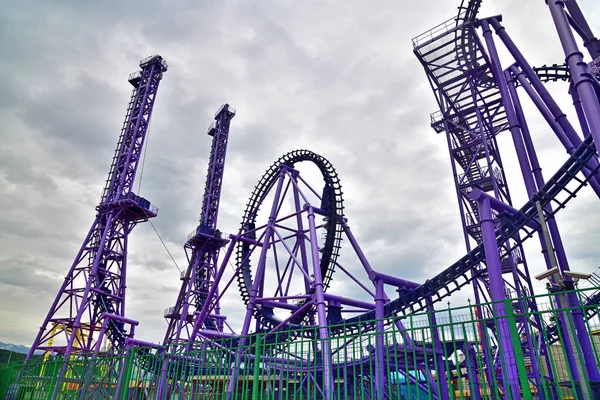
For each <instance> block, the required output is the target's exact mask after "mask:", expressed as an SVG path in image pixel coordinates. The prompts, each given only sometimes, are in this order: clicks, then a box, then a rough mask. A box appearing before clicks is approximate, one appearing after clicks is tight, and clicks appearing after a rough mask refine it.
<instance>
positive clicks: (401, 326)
mask: <svg viewBox="0 0 600 400" xmlns="http://www.w3.org/2000/svg"><path fill="white" fill-rule="evenodd" d="M342 228H343V229H344V233H345V234H346V237H347V238H348V240H349V241H350V244H351V245H352V248H353V249H354V252H355V253H356V255H357V256H358V259H359V260H360V263H361V264H362V266H363V268H364V269H365V271H366V272H367V274H369V277H371V276H372V274H373V273H375V271H373V268H371V264H369V261H368V260H367V257H366V256H365V253H363V251H362V249H361V248H360V246H359V245H358V242H357V241H356V238H355V237H354V234H353V233H352V231H351V230H350V227H349V226H348V224H347V223H346V221H342ZM375 274H376V273H375ZM406 282H409V281H406ZM375 295H376V296H377V294H375ZM384 296H385V294H384ZM386 300H387V299H386ZM395 324H396V326H397V327H398V329H399V330H400V333H401V335H402V337H403V338H404V342H405V343H406V345H407V346H412V345H413V341H412V338H411V337H410V335H409V334H408V333H407V332H406V328H405V327H404V324H403V323H402V321H400V319H397V320H396V321H395Z"/></svg>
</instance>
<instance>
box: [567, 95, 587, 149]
mask: <svg viewBox="0 0 600 400" xmlns="http://www.w3.org/2000/svg"><path fill="white" fill-rule="evenodd" d="M569 92H570V93H571V98H572V99H573V107H575V112H576V113H577V119H578V120H579V125H581V131H582V132H583V136H584V137H588V136H590V128H589V126H588V124H587V120H586V119H585V113H584V111H583V107H582V106H581V99H580V98H579V95H578V94H577V90H575V89H574V88H573V87H571V90H569Z"/></svg>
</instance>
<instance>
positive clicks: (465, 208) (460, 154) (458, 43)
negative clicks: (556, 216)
mask: <svg viewBox="0 0 600 400" xmlns="http://www.w3.org/2000/svg"><path fill="white" fill-rule="evenodd" d="M477 24H478V22H477V23H471V22H463V23H462V25H461V24H459V25H457V26H456V27H453V28H452V29H448V30H447V31H445V32H444V31H439V32H438V34H437V36H435V37H434V38H433V39H431V40H430V41H428V42H424V43H420V42H419V41H418V40H413V44H414V46H415V48H414V53H415V54H416V56H417V58H418V59H419V60H420V61H421V64H422V65H423V67H424V68H425V71H426V73H427V77H428V79H429V81H430V84H431V86H432V89H433V92H434V95H435V97H436V100H437V102H438V105H439V107H440V111H441V113H440V114H432V124H431V126H432V128H433V129H434V130H435V131H436V132H443V131H445V132H446V137H447V142H448V148H449V152H450V158H451V161H452V163H451V164H452V171H453V175H454V181H455V187H456V193H457V197H458V200H459V210H460V215H461V222H462V225H463V232H464V236H465V244H466V247H467V250H469V251H470V250H471V246H472V243H471V240H474V241H475V243H477V244H479V243H481V241H482V233H481V227H480V225H479V208H478V206H477V203H476V201H475V200H474V199H472V197H471V196H470V195H469V194H470V193H471V192H472V191H473V190H475V189H478V190H481V191H482V192H484V193H487V194H488V195H489V196H491V197H494V198H496V199H497V200H498V201H499V202H500V203H503V204H507V205H508V206H509V207H510V206H511V197H510V192H509V188H508V186H507V184H506V177H505V174H504V170H503V165H502V159H501V157H500V152H499V149H498V146H497V142H496V136H497V135H498V134H499V133H501V132H503V131H505V130H507V129H508V128H509V124H508V120H507V115H506V109H505V107H504V102H503V99H502V92H501V90H500V88H499V87H498V84H497V81H496V79H494V78H495V77H496V75H497V74H498V72H499V73H500V74H501V73H502V72H501V70H500V69H498V68H496V66H497V65H498V66H499V63H498V62H497V57H495V54H488V53H487V52H486V50H485V49H484V46H483V44H482V43H481V40H480V39H479V36H478V35H477V32H476V30H475V28H476V27H477ZM421 36H426V34H423V35H421ZM488 50H489V49H488ZM492 50H494V49H492ZM505 246H507V247H509V248H512V247H513V246H512V239H511V242H508V243H506V244H505ZM523 254H524V253H523V250H522V248H521V246H516V249H515V250H514V251H513V252H512V253H511V254H508V255H507V257H505V258H503V260H502V261H501V264H502V268H501V269H500V276H501V281H500V282H498V281H496V282H495V285H502V286H503V288H504V289H503V291H504V292H506V293H512V292H514V293H515V294H516V296H517V297H523V296H527V295H529V294H531V293H532V291H533V289H532V286H531V279H530V277H529V271H528V267H527V262H526V259H525V257H524V255H523ZM485 268H487V267H486V266H485V265H483V264H482V265H481V266H480V267H479V268H478V270H473V271H472V276H473V278H474V279H473V287H474V295H475V301H476V303H477V304H481V303H484V302H488V301H490V300H491V299H490V297H489V296H490V293H489V291H490V289H489V288H490V286H492V285H491V282H490V279H489V278H488V274H485V273H481V271H483V270H485ZM510 295H512V294H510ZM478 307H479V310H478V312H479V313H480V315H492V314H493V312H494V310H492V309H490V308H489V307H486V308H485V309H483V306H478ZM528 307H530V308H531V307H533V309H535V305H533V304H532V305H528ZM525 322H526V321H520V323H525ZM491 345H492V343H487V341H486V342H484V343H483V347H484V348H483V350H484V351H483V353H484V357H485V362H486V366H487V368H488V369H490V370H491V369H493V368H494V366H493V363H494V361H493V360H492V359H491V357H490V356H489V354H491V352H490V346H491Z"/></svg>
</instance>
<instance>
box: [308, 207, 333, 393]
mask: <svg viewBox="0 0 600 400" xmlns="http://www.w3.org/2000/svg"><path fill="white" fill-rule="evenodd" d="M308 225H309V232H310V235H309V239H310V247H311V255H312V260H311V261H312V267H313V274H314V289H315V299H314V302H315V306H316V308H317V324H318V325H319V338H320V339H321V343H320V345H321V354H322V357H323V381H324V386H325V387H324V390H325V393H324V395H325V399H326V400H329V399H331V398H332V396H333V395H334V392H333V370H332V369H331V361H332V360H331V343H330V342H329V329H328V328H327V325H328V323H327V308H326V305H325V297H324V293H325V288H324V285H323V276H322V275H321V263H320V260H319V247H318V246H317V242H318V235H317V228H316V224H315V214H314V211H313V209H312V207H310V206H309V207H308Z"/></svg>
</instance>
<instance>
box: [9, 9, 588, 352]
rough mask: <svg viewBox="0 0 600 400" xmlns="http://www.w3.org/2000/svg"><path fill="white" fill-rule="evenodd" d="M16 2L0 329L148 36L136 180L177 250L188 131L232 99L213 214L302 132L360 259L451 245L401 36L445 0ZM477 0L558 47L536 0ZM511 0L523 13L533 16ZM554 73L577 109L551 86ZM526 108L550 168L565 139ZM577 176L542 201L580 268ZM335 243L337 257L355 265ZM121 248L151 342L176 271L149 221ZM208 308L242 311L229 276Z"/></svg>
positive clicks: (527, 43)
mask: <svg viewBox="0 0 600 400" xmlns="http://www.w3.org/2000/svg"><path fill="white" fill-rule="evenodd" d="M4 3H6V4H4ZM13 3H14V2H13ZM13 3H11V4H10V5H9V4H8V2H0V7H2V9H3V11H4V12H3V13H2V14H3V15H2V16H0V48H2V49H3V54H2V56H1V57H0V140H2V143H3V146H2V149H1V150H0V209H1V210H2V213H0V288H1V289H0V318H1V319H2V320H3V321H7V322H6V323H5V324H3V325H2V328H1V329H0V340H2V341H5V342H12V343H18V344H25V345H28V344H30V343H31V342H32V340H33V337H34V335H35V333H36V330H37V327H38V326H39V324H40V322H41V321H42V319H43V317H44V315H45V313H46V312H47V310H48V308H49V306H50V302H51V301H52V299H53V297H54V296H55V294H56V291H57V290H58V287H59V285H60V282H61V280H62V277H63V276H64V274H65V273H66V272H67V270H68V268H69V266H70V264H71V263H72V261H73V257H74V256H75V254H76V251H77V249H78V247H79V246H80V244H81V241H82V240H83V238H84V236H85V234H86V232H87V229H88V228H89V226H90V224H91V222H92V220H93V218H94V215H95V211H94V207H95V205H96V203H97V201H98V199H99V197H100V193H101V189H102V187H103V184H104V180H105V179H106V174H107V172H108V167H109V163H110V160H111V158H112V154H113V151H114V146H115V144H116V141H117V137H118V134H119V130H120V127H121V124H122V118H123V116H124V112H125V107H126V104H127V101H128V98H129V97H128V96H129V91H130V86H129V85H128V83H127V81H126V78H127V75H128V73H130V72H133V71H135V70H136V69H137V61H138V60H139V59H140V58H143V57H145V56H147V55H149V54H151V53H154V52H158V53H160V54H162V55H163V56H164V57H165V58H166V59H167V61H168V62H169V65H170V69H169V71H168V72H167V73H166V74H165V77H164V80H163V82H162V83H161V88H160V90H159V93H158V98H157V102H156V106H155V111H154V114H153V119H152V124H151V129H150V131H151V134H150V136H149V139H148V140H149V141H148V143H147V144H148V146H147V152H146V159H145V163H144V167H143V179H142V185H141V192H140V194H141V195H143V196H144V197H146V198H148V199H149V200H151V201H152V202H153V204H156V205H157V206H159V207H160V213H159V217H158V218H157V219H156V220H155V221H154V222H153V223H154V225H155V227H156V228H157V230H158V231H159V232H160V234H161V236H162V238H163V240H164V241H165V243H166V245H167V246H168V247H169V249H170V250H171V252H172V254H173V256H174V257H175V259H176V260H177V263H178V264H179V266H180V267H185V263H186V261H185V255H184V252H183V249H182V244H183V243H184V242H185V240H186V238H187V234H188V233H189V232H190V231H191V230H192V229H194V228H195V226H196V224H197V218H198V214H199V212H200V204H201V200H202V191H203V189H204V179H205V176H206V165H207V159H208V152H209V147H210V139H211V138H210V137H208V136H206V134H205V130H206V127H207V126H208V125H209V123H211V122H212V116H213V114H214V112H215V111H216V109H217V108H218V107H219V106H220V105H221V104H222V103H224V102H229V103H230V104H231V105H232V106H233V107H234V108H236V109H237V110H238V114H237V115H236V117H235V118H234V120H233V122H232V126H231V136H230V145H229V149H228V162H227V166H226V171H225V183H224V187H223V198H222V203H221V211H220V226H221V229H222V230H223V231H225V232H235V231H237V229H238V226H239V220H240V218H241V215H242V212H243V209H244V207H245V203H246V201H247V198H248V196H249V195H250V193H251V191H252V189H253V187H254V185H255V184H256V182H257V181H258V179H259V178H260V176H261V175H262V174H263V173H264V171H265V169H266V168H267V167H268V166H269V165H270V164H271V163H272V162H273V161H274V160H276V159H277V158H278V157H279V156H281V155H282V154H283V153H286V152H288V151H291V150H294V149H296V148H308V149H310V150H313V151H314V152H316V153H319V154H321V155H323V156H325V157H326V158H328V159H329V160H330V161H331V162H332V163H333V165H334V166H335V167H336V169H337V171H338V173H339V174H340V178H341V181H342V184H343V187H344V193H345V200H346V203H345V204H346V213H347V216H348V218H349V223H350V225H351V227H352V229H353V231H354V232H355V234H356V236H357V238H358V240H359V242H360V243H361V245H362V246H363V247H364V249H365V251H366V253H367V255H368V257H369V259H370V260H371V263H372V264H373V265H374V268H376V269H378V270H381V271H383V272H387V273H392V274H395V275H399V276H401V277H403V278H406V279H414V280H416V281H424V280H425V279H427V278H428V277H431V276H432V275H434V274H435V273H437V272H439V271H441V270H443V269H444V268H445V267H447V266H449V265H450V264H451V263H452V262H454V261H455V260H456V259H458V258H459V257H460V256H461V255H462V254H464V243H463V240H462V231H461V228H460V222H459V215H458V209H457V204H456V196H455V192H454V188H453V183H452V176H451V172H450V168H449V156H448V152H447V149H446V144H445V139H444V137H443V136H440V135H436V134H435V133H433V131H432V130H431V128H430V127H429V126H428V123H429V113H430V112H432V111H434V110H435V108H436V105H435V102H434V98H433V95H432V93H431V90H430V88H429V86H428V84H427V83H426V78H425V74H424V72H423V70H422V67H421V66H420V64H419V62H418V61H417V59H416V58H415V57H414V55H413V54H412V45H411V42H410V39H411V38H412V37H413V36H416V35H417V34H419V33H421V32H422V31H424V30H426V29H429V28H431V27H432V26H434V25H436V24H437V23H439V22H441V21H443V20H444V19H447V18H448V17H450V16H452V15H453V14H454V12H455V11H456V6H457V2H456V1H454V0H447V1H443V2H440V1H433V0H429V1H425V2H419V5H418V6H415V5H407V4H405V3H406V2H404V3H403V2H396V1H392V0H384V1H380V2H377V5H376V6H374V5H373V4H372V2H363V1H344V2H341V1H326V2H322V1H319V2H317V1H314V0H309V1H304V2H301V3H298V2H292V1H281V2H263V1H245V2H241V1H233V0H232V1H226V2H220V3H218V4H217V3H211V2H200V3H197V2H172V1H154V2H141V1H129V2H121V3H119V4H113V3H111V4H108V3H107V2H93V3H86V2H78V1H70V2H65V1H63V2H27V3H26V4H25V3H14V4H13ZM490 3H491V2H490ZM580 4H581V6H582V7H583V9H584V11H586V12H587V13H588V14H587V15H588V17H589V21H590V22H594V21H598V20H599V18H594V16H595V15H596V16H597V15H598V11H599V9H598V7H597V6H596V7H595V8H594V6H595V4H592V2H591V1H581V2H580ZM483 7H484V8H482V11H481V15H495V14H498V13H503V14H504V24H505V26H506V27H507V30H508V31H509V33H511V34H512V35H513V36H514V38H515V41H516V42H517V43H518V44H519V46H521V48H522V49H523V51H524V53H525V54H526V55H527V56H528V58H529V60H530V62H531V63H532V64H534V65H540V64H544V63H553V62H561V60H562V59H563V58H564V55H563V54H562V50H561V49H560V46H559V44H558V41H557V40H556V33H555V30H554V28H553V27H552V24H551V19H550V16H549V13H548V11H547V10H546V9H545V6H544V4H543V2H530V3H527V4H524V3H523V2H520V1H516V0H511V1H507V2H501V3H498V2H496V3H493V4H487V3H486V2H484V6H483ZM527 15H539V16H540V18H539V23H536V24H535V25H533V24H531V23H529V21H528V20H527V18H528V17H526V16H527ZM595 28H596V32H598V31H599V30H600V26H598V24H596V27H595ZM540 43H543V44H544V46H540ZM499 47H501V46H499ZM502 56H503V57H505V56H506V52H502ZM507 63H508V61H507ZM552 91H553V93H555V94H556V96H557V97H558V99H559V102H560V104H561V106H562V107H563V108H564V109H565V110H568V113H569V116H570V118H571V120H572V121H575V119H574V118H573V115H572V114H573V113H572V112H571V108H572V107H571V106H570V104H569V103H570V100H569V98H568V96H566V95H565V93H566V87H565V86H564V85H561V84H560V83H557V84H555V85H553V86H552ZM525 103H526V102H525ZM526 104H527V103H526ZM527 107H528V109H527V111H528V114H529V115H531V116H532V117H531V120H530V126H531V129H532V133H533V135H534V140H535V143H536V145H537V146H538V149H539V152H540V158H541V161H542V167H543V168H544V171H545V172H546V173H547V175H548V176H549V173H551V172H553V171H554V170H556V168H557V167H558V165H559V164H560V163H561V162H562V160H564V159H566V155H565V153H564V151H563V150H562V149H561V148H560V147H559V144H558V141H557V140H556V139H555V138H554V137H553V135H552V133H551V132H550V131H549V130H548V129H547V128H546V127H545V125H544V123H543V121H542V120H541V118H539V117H536V116H534V112H533V109H532V106H531V105H529V104H527ZM501 145H502V146H504V147H503V148H502V151H503V157H504V160H505V166H506V169H507V174H508V178H509V182H510V183H511V190H512V193H513V200H514V201H513V202H514V204H515V205H516V206H519V205H520V204H521V203H523V202H524V201H525V197H524V190H523V189H522V187H521V186H522V184H520V183H519V181H520V172H519V171H518V170H517V168H516V163H515V160H514V156H512V155H511V154H512V153H514V150H511V149H510V142H509V141H508V140H504V138H501ZM140 173H141V169H140V171H139V172H138V178H139V177H140ZM513 182H514V183H513ZM513 187H514V189H513ZM136 190H137V184H136ZM587 192H589V190H587V191H586V193H582V195H581V196H579V197H578V199H577V200H574V201H573V204H572V205H569V207H568V208H567V210H565V211H563V212H561V214H560V215H559V217H558V220H559V224H560V226H561V228H562V229H563V235H564V236H565V245H566V246H567V253H568V254H569V257H570V260H571V261H572V264H573V265H572V267H573V269H577V270H593V269H595V267H596V265H594V260H596V259H598V251H597V250H596V248H597V246H595V243H596V242H597V240H596V239H597V234H596V229H595V226H594V221H595V220H597V219H596V218H595V216H596V215H597V214H598V213H599V212H600V211H599V210H598V203H597V199H596V198H594V197H593V196H592V195H591V194H590V193H587ZM534 240H535V239H534ZM532 242H533V240H532ZM344 246H346V247H345V248H344V250H343V254H342V258H341V259H342V261H343V262H344V263H347V265H348V266H350V267H352V268H353V269H358V268H360V267H359V264H358V263H357V261H356V259H355V258H353V256H352V254H351V251H349V250H348V249H347V246H348V243H347V241H345V242H344ZM538 247H539V244H537V243H531V244H530V245H528V246H527V249H528V252H530V254H531V255H530V257H529V259H530V268H531V270H532V271H539V270H541V268H543V265H542V264H541V263H540V261H539V248H538ZM129 261H130V265H129V267H130V270H129V274H128V287H129V289H128V290H129V292H128V296H129V298H128V310H129V312H130V316H131V317H132V318H138V319H140V321H141V326H140V328H139V329H138V331H137V332H138V335H139V337H140V338H142V339H146V340H152V341H159V340H162V336H163V334H164V329H165V323H164V320H163V318H162V313H163V309H164V308H166V307H168V306H171V305H172V304H173V303H174V301H175V296H176V293H177V290H178V287H179V283H180V281H179V279H178V275H179V272H178V271H177V269H176V268H175V266H174V265H173V264H172V261H171V260H170V258H169V256H168V255H167V254H166V252H165V251H164V249H163V247H162V244H161V243H160V240H159V239H158V238H157V237H156V235H155V233H154V231H153V229H152V227H151V226H150V225H149V224H144V225H141V226H138V227H137V228H136V229H135V230H134V232H133V234H132V236H131V243H130V253H129ZM335 279H338V280H339V281H337V283H336V285H334V286H333V288H335V289H336V290H339V291H340V292H341V293H342V294H347V293H348V291H350V290H352V289H351V285H350V284H349V283H348V280H347V279H344V278H343V274H341V273H339V272H338V273H336V275H335ZM470 296H471V295H470V294H469V293H468V292H466V291H465V292H464V293H461V295H459V296H457V297H456V299H453V301H456V302H457V303H459V302H461V301H464V300H465V298H467V297H470ZM223 307H224V309H225V308H227V309H226V310H225V312H227V313H228V315H229V321H230V322H232V323H234V324H235V322H236V321H239V320H241V315H243V307H241V306H240V304H239V300H238V297H237V293H235V292H232V294H231V296H230V297H227V298H226V299H224V301H223Z"/></svg>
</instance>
